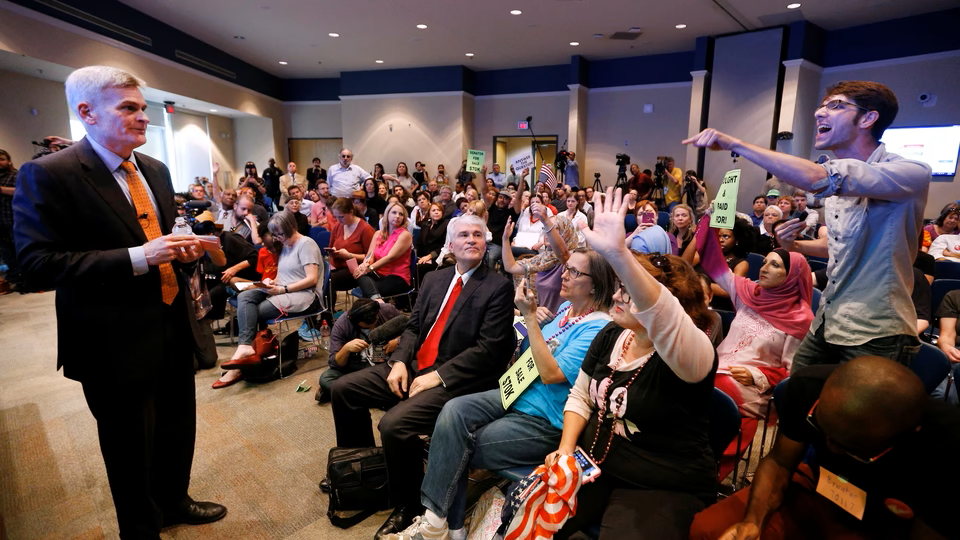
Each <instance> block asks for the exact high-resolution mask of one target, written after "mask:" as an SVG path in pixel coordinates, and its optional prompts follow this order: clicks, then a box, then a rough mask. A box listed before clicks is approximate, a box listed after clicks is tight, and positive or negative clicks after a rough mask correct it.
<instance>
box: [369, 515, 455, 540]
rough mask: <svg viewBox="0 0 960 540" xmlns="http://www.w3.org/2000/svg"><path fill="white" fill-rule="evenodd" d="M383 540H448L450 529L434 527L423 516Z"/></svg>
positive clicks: (445, 526) (444, 526)
mask: <svg viewBox="0 0 960 540" xmlns="http://www.w3.org/2000/svg"><path fill="white" fill-rule="evenodd" d="M383 540H450V529H449V528H448V527H447V525H446V524H444V525H443V527H434V526H432V525H430V524H429V523H427V520H426V519H424V517H423V516H417V517H415V518H413V524H412V525H410V526H409V527H407V528H406V529H405V530H403V531H401V532H399V533H397V534H388V535H386V536H384V537H383Z"/></svg>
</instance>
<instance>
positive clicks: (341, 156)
mask: <svg viewBox="0 0 960 540" xmlns="http://www.w3.org/2000/svg"><path fill="white" fill-rule="evenodd" d="M340 158H341V159H352V158H353V156H345V155H343V154H340Z"/></svg>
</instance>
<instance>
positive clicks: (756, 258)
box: [747, 253, 764, 281]
mask: <svg viewBox="0 0 960 540" xmlns="http://www.w3.org/2000/svg"><path fill="white" fill-rule="evenodd" d="M763 259H764V256H763V255H761V254H759V253H747V264H749V265H750V269H749V270H747V277H748V278H750V279H751V280H753V281H756V280H758V279H760V268H761V267H763Z"/></svg>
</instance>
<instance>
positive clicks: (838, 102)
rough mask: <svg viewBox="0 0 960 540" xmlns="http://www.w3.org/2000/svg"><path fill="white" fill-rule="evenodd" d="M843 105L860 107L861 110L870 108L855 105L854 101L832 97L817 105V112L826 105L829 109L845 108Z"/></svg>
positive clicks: (865, 110)
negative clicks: (830, 99) (832, 98)
mask: <svg viewBox="0 0 960 540" xmlns="http://www.w3.org/2000/svg"><path fill="white" fill-rule="evenodd" d="M845 106H849V107H853V108H855V109H860V110H861V111H864V112H867V111H869V110H870V109H867V108H865V107H861V106H859V105H856V104H854V103H850V102H849V101H844V100H842V99H834V100H832V101H828V102H826V103H823V104H821V105H820V106H819V107H817V112H819V111H820V109H823V108H824V107H826V108H827V109H830V110H831V111H836V110H843V109H845V108H846V107H845Z"/></svg>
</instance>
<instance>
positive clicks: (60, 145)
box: [30, 135, 73, 161]
mask: <svg viewBox="0 0 960 540" xmlns="http://www.w3.org/2000/svg"><path fill="white" fill-rule="evenodd" d="M72 144H73V141H71V140H70V139H65V138H63V137H58V136H56V135H50V136H49V137H44V138H43V140H42V141H40V142H37V141H33V145H34V146H39V147H40V151H39V152H37V153H36V154H35V155H34V156H33V157H32V158H30V159H31V161H32V160H34V159H37V158H40V157H43V156H46V155H47V154H52V153H54V152H59V151H60V150H63V149H64V148H67V147H69V146H70V145H72Z"/></svg>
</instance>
